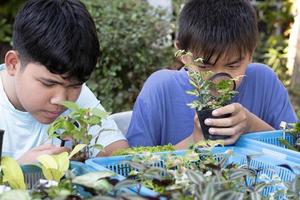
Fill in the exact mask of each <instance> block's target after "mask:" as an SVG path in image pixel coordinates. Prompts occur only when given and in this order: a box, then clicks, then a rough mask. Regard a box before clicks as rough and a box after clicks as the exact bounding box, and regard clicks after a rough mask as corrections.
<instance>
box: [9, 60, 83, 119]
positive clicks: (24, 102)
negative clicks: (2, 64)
mask: <svg viewBox="0 0 300 200" xmlns="http://www.w3.org/2000/svg"><path fill="white" fill-rule="evenodd" d="M6 67H7V72H8V73H7V74H8V75H9V77H10V80H11V81H10V82H9V83H10V84H11V85H12V86H13V87H11V86H9V87H6V88H7V89H8V90H9V91H5V92H6V93H7V94H8V96H9V99H10V101H11V103H12V104H13V105H14V107H15V108H17V109H18V110H21V111H27V112H29V113H30V114H31V115H32V116H33V117H34V118H35V119H36V120H37V121H39V122H41V123H43V124H49V123H51V122H53V121H54V120H55V119H56V118H57V117H58V116H59V115H60V114H61V113H63V112H64V111H65V108H64V107H63V106H61V105H59V104H58V103H59V102H61V101H66V100H67V101H76V100H77V98H78V97H79V94H80V92H81V88H82V83H80V82H78V81H76V80H73V81H71V80H69V79H64V78H63V76H61V75H58V74H53V73H51V72H49V71H48V70H47V68H46V67H45V66H43V65H41V64H39V63H32V62H31V63H28V64H27V65H26V66H21V63H20V62H19V61H18V62H16V63H15V64H14V66H13V65H12V64H11V63H6Z"/></svg>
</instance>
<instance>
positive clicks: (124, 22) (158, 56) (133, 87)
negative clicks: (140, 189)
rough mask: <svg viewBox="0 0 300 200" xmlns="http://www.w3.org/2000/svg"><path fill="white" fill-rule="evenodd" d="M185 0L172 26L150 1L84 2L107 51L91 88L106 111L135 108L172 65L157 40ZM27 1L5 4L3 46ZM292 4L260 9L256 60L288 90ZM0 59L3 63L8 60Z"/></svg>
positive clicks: (176, 3) (272, 3) (273, 1)
mask: <svg viewBox="0 0 300 200" xmlns="http://www.w3.org/2000/svg"><path fill="white" fill-rule="evenodd" d="M184 1H185V0H172V3H173V10H174V11H173V18H172V19H171V23H167V22H166V20H165V18H164V17H163V16H164V13H163V12H162V11H161V10H154V9H152V8H150V7H149V5H148V4H147V3H146V1H145V0H94V1H90V0H83V2H84V3H85V4H86V5H87V7H88V9H89V11H90V12H91V14H92V16H93V18H94V19H95V22H96V26H97V31H98V33H99V37H100V43H101V51H102V59H101V60H100V61H99V63H98V65H97V68H96V70H95V72H94V73H93V75H92V77H91V80H90V81H89V82H88V85H89V87H90V88H91V89H92V90H93V91H94V92H95V94H96V95H97V96H98V97H99V99H100V100H101V101H102V104H103V105H104V106H105V107H106V108H107V110H109V111H112V112H119V111H124V110H130V109H132V107H133V103H134V101H135V98H136V96H137V95H138V93H139V91H140V89H141V88H142V85H143V83H144V81H145V80H146V78H147V77H148V76H149V75H150V74H151V73H152V72H153V71H156V70H158V69H161V68H166V67H172V65H173V53H174V49H173V47H172V46H171V45H167V46H166V45H165V46H164V48H162V47H161V46H158V45H157V40H158V38H164V37H165V36H166V35H167V32H168V31H170V30H175V29H176V19H177V16H178V14H179V12H180V8H181V5H182V3H184ZM23 2H24V0H4V1H1V6H0V47H1V43H2V44H3V42H8V41H9V40H10V38H11V24H12V21H13V16H14V15H15V13H16V10H17V9H18V7H19V5H20V4H21V3H23ZM292 3H293V0H264V1H257V5H256V6H257V10H258V17H259V28H260V32H261V39H260V42H259V46H258V47H257V50H256V53H255V55H254V61H256V62H262V63H265V64H268V65H269V66H271V67H272V68H273V69H274V70H275V71H276V72H277V74H278V75H279V78H280V79H281V80H282V81H283V82H284V83H285V85H286V86H288V84H289V80H290V77H289V75H288V74H287V68H286V63H287V57H286V53H287V41H288V37H289V30H290V25H291V23H292V22H293V16H292V14H291V5H292ZM173 39H174V34H173ZM155 44H156V45H155ZM0 50H1V48H0ZM0 54H1V53H0ZM0 60H1V62H3V57H2V58H0Z"/></svg>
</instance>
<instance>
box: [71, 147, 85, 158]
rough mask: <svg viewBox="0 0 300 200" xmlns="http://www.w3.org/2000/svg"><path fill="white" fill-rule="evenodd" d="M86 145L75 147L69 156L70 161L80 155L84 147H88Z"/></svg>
mask: <svg viewBox="0 0 300 200" xmlns="http://www.w3.org/2000/svg"><path fill="white" fill-rule="evenodd" d="M86 146H87V145H86V144H78V145H76V146H75V147H74V149H73V150H72V152H71V153H70V155H69V159H70V158H72V157H73V156H74V155H75V154H76V153H78V152H79V151H81V150H82V149H83V148H84V147H86Z"/></svg>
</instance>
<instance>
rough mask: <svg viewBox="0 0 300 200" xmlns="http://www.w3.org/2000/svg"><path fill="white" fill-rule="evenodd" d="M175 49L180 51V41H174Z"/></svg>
mask: <svg viewBox="0 0 300 200" xmlns="http://www.w3.org/2000/svg"><path fill="white" fill-rule="evenodd" d="M174 47H175V48H176V49H177V50H178V49H179V41H178V40H175V41H174Z"/></svg>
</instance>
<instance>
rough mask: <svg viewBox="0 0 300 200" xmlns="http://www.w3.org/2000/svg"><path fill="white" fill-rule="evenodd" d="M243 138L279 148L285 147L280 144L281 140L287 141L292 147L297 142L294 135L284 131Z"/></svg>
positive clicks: (251, 134)
mask: <svg viewBox="0 0 300 200" xmlns="http://www.w3.org/2000/svg"><path fill="white" fill-rule="evenodd" d="M241 138H247V139H253V140H257V141H261V142H264V143H267V144H272V145H275V146H278V147H284V145H283V144H281V142H279V139H281V138H284V139H286V140H287V141H288V142H289V143H290V144H291V145H295V142H296V141H295V139H294V137H293V136H292V135H290V134H289V133H284V132H283V131H282V130H275V131H264V132H255V133H248V134H245V135H243V136H241Z"/></svg>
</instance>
